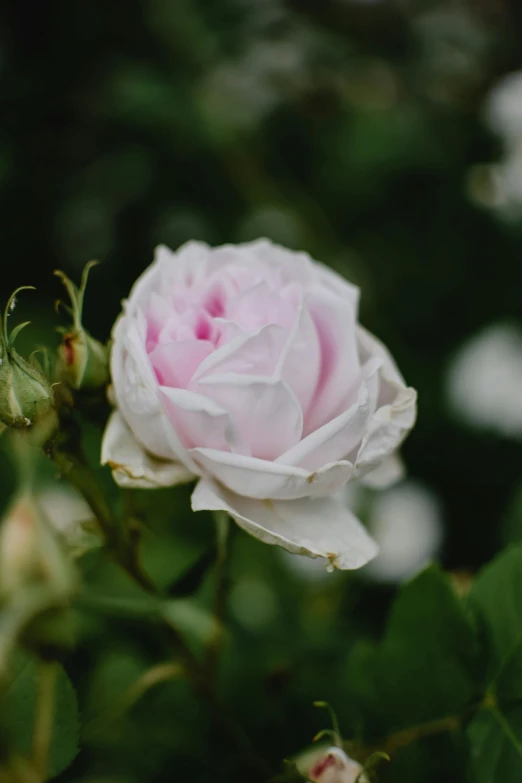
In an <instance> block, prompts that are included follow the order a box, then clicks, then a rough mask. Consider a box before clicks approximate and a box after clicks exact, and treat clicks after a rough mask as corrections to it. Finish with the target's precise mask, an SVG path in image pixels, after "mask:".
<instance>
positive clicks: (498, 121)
mask: <svg viewBox="0 0 522 783" xmlns="http://www.w3.org/2000/svg"><path fill="white" fill-rule="evenodd" d="M485 119H486V122H487V124H488V125H489V127H490V128H491V129H492V130H493V131H494V132H495V133H497V134H498V135H499V136H500V137H501V138H503V139H504V140H505V141H507V142H510V141H513V140H515V141H516V140H518V139H519V138H520V137H522V71H514V72H513V73H508V74H507V76H504V78H502V79H501V80H500V81H499V82H497V84H496V85H495V86H494V87H493V89H492V90H491V92H490V93H489V96H488V98H487V101H486V105H485Z"/></svg>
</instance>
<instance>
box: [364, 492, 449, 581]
mask: <svg viewBox="0 0 522 783" xmlns="http://www.w3.org/2000/svg"><path fill="white" fill-rule="evenodd" d="M368 528H369V531H370V533H371V535H372V536H373V537H374V538H375V540H376V541H377V543H378V545H379V549H380V552H379V555H378V556H377V557H376V558H375V560H373V561H372V562H371V563H369V564H368V565H367V566H366V568H365V572H366V574H367V575H368V576H370V577H371V578H372V579H375V580H376V581H379V582H402V581H404V580H405V579H408V578H409V577H410V576H412V575H413V574H415V573H416V572H417V571H419V570H420V569H421V568H422V567H423V566H425V565H427V564H428V563H429V562H430V561H431V560H432V559H433V558H434V557H435V556H436V554H437V552H438V550H439V547H440V544H441V541H442V513H441V508H440V504H439V501H438V499H437V497H436V495H435V494H434V493H433V492H431V491H430V490H429V489H427V488H426V487H424V486H423V485H421V484H419V483H417V482H415V481H413V480H408V481H403V482H402V483H401V484H398V485H397V486H395V487H393V488H392V489H389V490H386V491H385V492H381V493H379V494H378V495H375V497H374V500H373V503H372V505H371V508H370V512H369V515H368Z"/></svg>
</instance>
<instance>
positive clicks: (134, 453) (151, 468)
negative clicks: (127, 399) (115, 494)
mask: <svg viewBox="0 0 522 783" xmlns="http://www.w3.org/2000/svg"><path fill="white" fill-rule="evenodd" d="M101 462H102V465H109V466H110V467H111V468H112V473H113V476H114V479H115V481H116V483H117V484H119V485H120V486H121V487H129V488H133V489H151V488H156V487H172V486H174V485H176V484H182V483H185V482H187V481H191V480H192V479H193V478H194V475H193V474H192V473H190V472H189V471H188V470H187V469H186V468H185V466H184V465H181V464H180V463H179V462H167V461H164V460H159V459H155V458H154V457H152V456H151V455H150V454H147V452H146V451H145V449H144V448H143V446H141V444H140V443H138V441H137V440H136V439H135V438H134V436H133V434H132V432H131V431H130V429H129V427H128V426H127V424H126V423H125V420H124V418H123V416H122V415H121V413H119V412H118V411H114V413H112V415H111V417H110V419H109V422H108V424H107V428H106V430H105V433H104V436H103V442H102V453H101Z"/></svg>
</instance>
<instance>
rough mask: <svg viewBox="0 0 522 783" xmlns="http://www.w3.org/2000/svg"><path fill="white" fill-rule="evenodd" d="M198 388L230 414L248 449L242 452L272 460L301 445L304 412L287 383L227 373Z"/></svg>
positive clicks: (202, 382)
mask: <svg viewBox="0 0 522 783" xmlns="http://www.w3.org/2000/svg"><path fill="white" fill-rule="evenodd" d="M197 386H198V387H199V389H200V390H201V391H202V392H203V394H204V395H205V397H208V398H210V399H211V400H213V401H214V402H215V403H217V404H218V405H219V407H220V408H221V409H223V410H225V411H227V412H228V413H229V414H230V416H231V417H232V420H233V422H234V424H235V426H236V427H237V430H238V431H239V433H240V435H241V439H242V441H243V442H244V443H245V444H246V446H247V449H248V450H247V451H246V452H243V453H247V454H252V455H254V456H256V457H259V458H260V459H266V460H272V459H275V458H276V457H278V456H279V455H280V454H282V453H283V452H285V451H287V450H288V449H289V448H291V447H292V446H294V445H295V444H296V443H299V440H300V438H301V433H302V431H303V412H302V410H301V406H300V405H299V402H298V400H297V398H296V396H295V394H294V393H293V392H292V390H291V389H290V387H289V386H288V385H287V384H286V383H285V382H284V381H280V380H277V379H275V378H264V377H259V376H252V375H238V374H236V373H227V374H225V375H211V376H209V377H206V378H202V379H201V380H200V381H199V383H198V384H197ZM200 443H204V444H205V445H207V443H208V440H207V439H202V440H201V441H200ZM208 445H211V444H208ZM237 450H238V451H239V449H237Z"/></svg>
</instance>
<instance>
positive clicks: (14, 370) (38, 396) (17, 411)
mask: <svg viewBox="0 0 522 783" xmlns="http://www.w3.org/2000/svg"><path fill="white" fill-rule="evenodd" d="M20 290H23V289H20V288H19V289H18V291H20ZM18 291H15V293H14V294H13V295H12V296H11V298H10V299H9V302H8V303H7V307H6V309H5V312H4V316H3V320H2V323H1V324H0V421H1V422H2V423H3V424H6V425H7V426H10V427H16V428H19V429H26V428H27V427H31V426H32V425H33V424H35V423H36V422H37V421H38V420H39V419H41V418H42V417H43V416H44V415H45V414H47V413H49V411H50V410H51V409H52V408H53V405H54V394H53V389H52V386H51V384H50V382H49V381H48V379H47V378H46V376H45V375H44V374H43V372H42V371H41V369H40V368H39V367H37V365H36V364H35V363H32V362H28V361H27V360H26V359H24V358H22V357H21V356H20V355H19V354H18V353H17V352H16V351H15V349H14V341H15V340H16V337H17V336H18V335H19V334H20V332H21V330H22V329H23V328H24V327H25V326H27V324H28V323H29V322H28V321H27V322H26V323H23V324H19V325H18V326H17V327H15V328H14V329H13V331H12V332H11V334H9V333H8V330H7V319H8V317H9V315H10V313H11V312H12V309H13V302H15V301H16V294H17V293H18Z"/></svg>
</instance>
